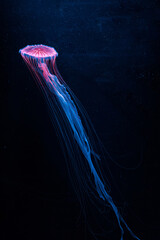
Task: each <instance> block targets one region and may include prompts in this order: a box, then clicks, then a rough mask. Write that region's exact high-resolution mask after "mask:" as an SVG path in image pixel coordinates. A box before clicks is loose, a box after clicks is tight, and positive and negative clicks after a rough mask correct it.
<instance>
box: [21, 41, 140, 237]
mask: <svg viewBox="0 0 160 240" xmlns="http://www.w3.org/2000/svg"><path fill="white" fill-rule="evenodd" d="M19 52H20V54H21V56H22V58H23V59H24V61H25V63H26V64H27V66H28V67H29V69H30V70H31V72H32V73H33V74H34V76H35V78H36V79H37V82H38V84H39V86H40V88H41V89H42V91H43V93H44V95H45V98H46V100H47V103H48V105H49V108H50V115H51V120H52V123H53V125H54V126H55V129H56V130H57V132H58V135H59V137H60V139H61V146H62V147H63V150H65V152H66V154H67V157H66V159H67V166H68V169H69V173H70V175H71V177H72V184H73V186H74V189H75V191H76V193H77V195H78V197H79V199H80V201H81V199H82V198H83V195H84V194H85V193H86V196H87V197H88V198H90V199H92V201H93V202H95V203H96V201H98V203H99V204H101V205H104V206H110V207H111V208H112V210H113V211H114V213H115V216H116V218H117V221H118V224H119V227H120V230H121V240H122V239H123V235H124V227H126V228H127V230H128V231H129V232H130V234H131V235H132V237H133V238H135V239H139V238H138V237H137V236H136V235H135V234H134V233H133V232H132V231H131V229H130V228H129V227H128V225H127V224H126V222H125V221H124V219H123V217H122V216H121V214H120V213H119V211H118V208H117V207H116V205H115V203H114V201H113V200H112V197H111V196H110V194H109V190H107V184H106V182H105V180H104V179H105V176H102V171H101V170H100V166H99V163H100V161H101V153H100V152H97V151H98V149H100V148H101V146H100V145H101V143H100V141H99V140H98V137H97V135H96V133H95V130H94V128H93V126H92V124H91V123H90V120H89V118H88V116H87V114H86V112H85V110H84V109H83V107H82V106H81V105H80V103H79V101H78V99H77V98H76V97H75V96H74V94H73V93H72V91H71V90H70V89H69V87H68V86H67V84H66V83H65V82H64V80H63V79H62V77H61V75H60V74H59V72H58V69H57V67H56V62H55V61H56V57H57V56H58V53H57V52H56V51H55V49H54V48H52V47H48V46H45V45H32V46H27V47H25V48H23V49H21V50H20V51H19ZM95 139H96V140H95ZM98 146H99V147H98ZM95 205H96V204H95Z"/></svg>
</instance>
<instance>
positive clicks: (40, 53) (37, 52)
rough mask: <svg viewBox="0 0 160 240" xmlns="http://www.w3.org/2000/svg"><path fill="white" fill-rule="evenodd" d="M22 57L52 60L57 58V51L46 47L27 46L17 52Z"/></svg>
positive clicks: (40, 45)
mask: <svg viewBox="0 0 160 240" xmlns="http://www.w3.org/2000/svg"><path fill="white" fill-rule="evenodd" d="M19 52H20V54H21V55H22V56H26V57H33V58H38V59H39V58H40V59H43V58H52V57H56V56H58V53H57V51H56V50H55V49H54V48H53V47H48V46H46V45H42V44H38V45H28V46H26V47H24V48H22V49H20V50H19Z"/></svg>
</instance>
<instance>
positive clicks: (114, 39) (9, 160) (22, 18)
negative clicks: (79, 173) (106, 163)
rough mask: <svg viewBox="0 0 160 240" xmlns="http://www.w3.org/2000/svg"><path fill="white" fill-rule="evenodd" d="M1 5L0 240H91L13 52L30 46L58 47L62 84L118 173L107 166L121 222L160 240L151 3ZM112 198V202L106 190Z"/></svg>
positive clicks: (156, 22)
mask: <svg viewBox="0 0 160 240" xmlns="http://www.w3.org/2000/svg"><path fill="white" fill-rule="evenodd" d="M2 7H3V8H1V17H2V20H1V40H2V43H1V54H2V56H1V67H2V71H1V84H2V87H1V100H2V101H1V103H2V110H1V120H2V124H1V128H2V130H1V135H2V144H1V153H2V155H1V156H2V157H1V183H2V187H3V188H2V191H1V200H2V203H1V216H2V227H3V231H2V232H1V234H2V237H1V239H3V240H8V239H17V240H18V239H27V240H31V239H47V240H49V239H57V240H59V239H64V240H65V239H70V240H72V239H86V240H88V239H93V236H92V235H91V234H90V233H89V231H88V228H87V227H86V225H85V223H84V219H83V215H81V208H80V206H79V203H78V201H77V198H76V196H75V194H74V192H73V190H72V187H71V183H70V181H69V177H68V173H67V170H66V165H65V161H64V157H63V154H62V152H61V148H60V145H59V142H58V140H57V136H56V134H55V131H54V129H53V127H52V125H51V122H50V119H49V115H48V110H47V106H46V104H45V101H44V98H43V96H42V94H41V93H40V91H39V89H38V88H37V86H36V84H35V81H34V80H33V78H32V76H31V75H30V72H29V71H28V69H27V68H26V66H25V64H24V62H23V60H22V58H21V56H20V55H19V53H18V51H19V49H20V48H23V47H25V46H26V45H28V44H38V43H41V44H46V45H49V46H53V47H54V48H55V49H56V50H57V52H58V53H59V56H58V58H57V65H58V68H59V71H60V73H61V74H62V76H63V78H64V80H65V81H66V83H67V84H68V85H69V86H70V88H71V89H72V90H73V92H74V93H75V94H76V96H77V97H78V98H79V100H80V101H81V102H82V104H83V106H84V107H85V109H86V110H87V112H88V114H89V116H90V118H91V120H92V122H93V124H94V126H95V129H96V131H97V133H98V135H99V137H100V138H101V140H102V142H103V144H104V146H105V147H106V148H107V150H108V151H109V152H110V154H111V155H112V157H113V159H114V160H115V162H116V163H118V164H119V165H121V166H125V168H126V169H123V168H121V167H118V166H117V165H116V164H114V163H112V162H111V163H110V168H111V170H112V176H113V177H114V180H115V182H117V183H118V186H119V189H120V191H121V192H122V193H123V196H124V199H125V201H123V202H121V204H122V206H123V207H124V206H125V207H124V208H125V210H124V213H125V219H126V221H127V223H128V224H129V226H130V227H131V228H132V229H133V230H134V232H135V233H136V234H137V235H138V236H139V237H140V238H141V239H150V240H152V239H160V233H159V231H160V228H159V226H160V221H159V216H160V209H159V202H160V199H159V171H160V163H159V156H160V154H159V92H160V84H159V81H160V70H159V69H160V68H159V63H160V61H159V60H160V55H159V49H160V42H159V40H160V36H159V35H160V34H159V27H160V5H159V4H158V1H156V0H152V1H151V0H140V1H135V0H134V1H133V0H129V1H126V0H114V1H111V0H110V1H109V0H108V1H107V0H106V1H104V0H92V1H84V0H83V1H78V0H75V1H71V0H70V1H67V0H59V1H54V0H39V1H38V0H36V1H29V0H28V1H25V0H21V1H19V0H17V1H10V0H6V1H3V2H2ZM136 166H137V167H136ZM127 168H128V169H127ZM129 168H132V170H129ZM113 196H114V197H115V199H116V202H117V203H118V202H119V199H118V195H117V194H116V190H115V192H114V189H113ZM116 234H117V235H116ZM116 234H115V233H112V234H110V235H108V236H106V237H105V239H120V235H119V230H118V229H117V233H116ZM107 237H108V238H107ZM126 239H128V238H126Z"/></svg>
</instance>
